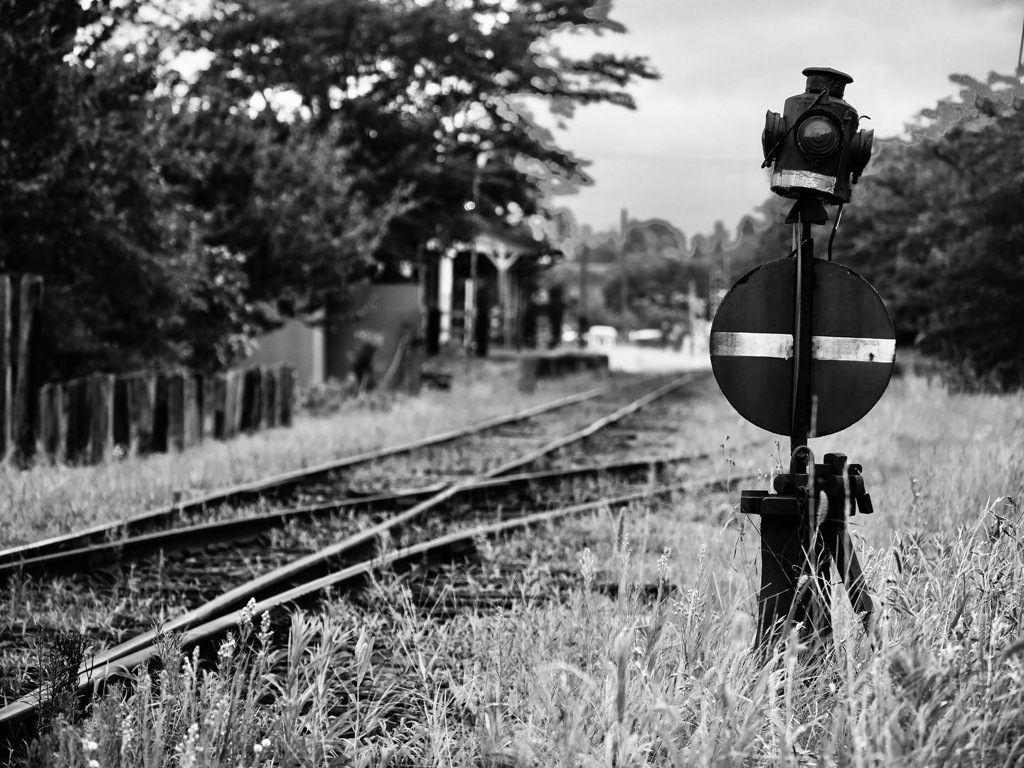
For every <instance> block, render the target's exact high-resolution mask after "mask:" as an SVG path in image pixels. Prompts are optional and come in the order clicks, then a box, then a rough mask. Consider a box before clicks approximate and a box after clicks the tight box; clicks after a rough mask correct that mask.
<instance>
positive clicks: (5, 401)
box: [0, 275, 14, 461]
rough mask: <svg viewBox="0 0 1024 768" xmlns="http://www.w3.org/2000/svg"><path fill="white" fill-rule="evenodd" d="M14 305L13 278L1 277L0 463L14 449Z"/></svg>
mask: <svg viewBox="0 0 1024 768" xmlns="http://www.w3.org/2000/svg"><path fill="white" fill-rule="evenodd" d="M13 304H14V294H13V292H12V291H11V278H10V276H9V275H0V461H3V460H4V459H6V458H7V456H8V455H9V454H10V452H11V450H12V449H13V448H14V418H13V413H12V411H13V409H14V403H13V402H12V395H13V392H14V390H13V386H14V378H13V377H14V373H13V369H14V347H13V345H12V343H11V335H12V334H11V324H12V321H13V319H14V306H13Z"/></svg>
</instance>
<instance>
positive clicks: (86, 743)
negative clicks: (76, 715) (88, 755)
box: [82, 739, 100, 752]
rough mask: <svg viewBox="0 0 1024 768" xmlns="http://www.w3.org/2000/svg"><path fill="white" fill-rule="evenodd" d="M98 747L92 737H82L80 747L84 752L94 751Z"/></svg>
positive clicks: (97, 743)
mask: <svg viewBox="0 0 1024 768" xmlns="http://www.w3.org/2000/svg"><path fill="white" fill-rule="evenodd" d="M99 748H100V745H99V742H97V741H95V740H93V739H82V749H83V750H85V751H86V752H95V751H96V750H97V749H99Z"/></svg>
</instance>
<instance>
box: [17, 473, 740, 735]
mask: <svg viewBox="0 0 1024 768" xmlns="http://www.w3.org/2000/svg"><path fill="white" fill-rule="evenodd" d="M749 479H750V477H749V475H731V476H729V477H725V478H719V479H716V480H699V481H694V480H690V481H686V482H680V483H675V484H671V485H666V486H661V487H657V488H646V489H644V490H641V491H635V492H633V493H629V494H623V495H620V496H616V497H613V498H608V499H600V500H598V501H589V502H586V503H583V504H575V505H572V506H568V507H560V508H558V509H553V510H548V511H545V512H537V513H534V514H531V515H524V516H522V517H516V518H513V519H510V520H503V521H501V522H497V523H491V524H487V525H481V526H476V527H473V528H470V529H466V530H462V531H456V532H454V533H449V534H446V535H444V536H440V537H438V538H436V539H432V540H430V541H426V542H420V543H417V544H413V545H410V546H408V547H404V548H402V549H399V550H394V551H392V552H388V553H385V554H383V555H376V554H374V553H371V554H370V555H369V556H368V557H366V558H364V559H362V560H361V561H358V562H356V563H353V564H351V565H348V566H347V567H345V568H342V569H340V570H338V571H335V572H332V573H328V574H326V575H324V576H321V577H319V578H316V579H312V580H310V581H306V582H303V583H301V584H299V585H297V586H294V587H290V588H285V589H283V590H281V591H280V592H276V593H272V594H269V595H265V596H263V597H262V598H261V599H260V600H258V601H256V602H255V603H254V604H253V606H251V607H247V608H245V610H246V611H247V612H249V613H251V615H253V616H258V615H260V614H262V613H264V612H266V611H270V610H275V609H279V608H283V607H286V606H290V605H299V604H301V603H302V601H304V600H306V599H309V598H310V597H312V596H315V595H317V594H319V593H320V592H323V591H324V590H327V589H335V590H338V589H350V588H351V587H352V586H353V585H354V584H356V583H357V582H358V581H359V580H360V579H362V578H365V577H366V576H367V575H369V574H370V573H371V572H372V571H373V570H376V569H382V568H396V569H398V568H402V567H407V566H409V565H411V564H414V563H415V562H417V561H419V560H421V559H423V558H426V557H428V556H441V555H445V554H448V555H449V556H450V554H451V553H453V552H460V551H463V550H465V549H466V548H469V547H472V546H473V544H474V541H476V540H477V539H479V538H480V537H482V536H483V537H493V536H496V535H498V534H501V533H504V532H507V531H510V530H512V529H515V528H525V527H528V526H531V525H537V524H540V523H547V522H552V521H554V520H557V519H559V518H563V517H569V516H571V515H578V514H582V513H585V512H590V511H593V510H597V509H602V508H604V507H607V506H613V505H618V504H627V503H629V502H632V501H639V500H642V499H649V498H653V497H656V496H660V495H663V494H668V493H690V492H693V491H695V490H704V491H708V490H722V489H728V488H731V487H732V486H733V485H735V484H737V483H740V482H743V481H746V480H749ZM242 610H243V608H234V609H232V610H229V611H227V612H224V613H219V614H217V615H215V616H213V617H211V618H207V619H205V620H203V621H202V622H201V623H194V624H192V625H191V626H189V627H188V628H187V629H185V630H183V633H182V637H181V645H182V650H188V649H191V648H193V647H195V646H196V645H197V644H199V643H203V642H207V641H212V640H215V639H217V638H218V637H222V636H223V635H224V634H225V633H226V632H227V631H229V630H231V629H232V628H233V627H235V626H236V625H237V624H238V623H239V622H240V621H241V620H242ZM145 637H146V642H144V643H132V642H131V641H130V642H129V643H125V644H122V646H118V648H117V649H112V651H117V653H109V652H108V653H106V654H100V655H99V656H97V657H96V658H95V659H93V660H92V661H91V662H89V663H88V665H83V667H81V668H80V670H79V676H78V688H77V690H78V693H79V694H80V695H88V694H89V693H90V691H91V690H92V689H93V687H94V686H96V685H97V684H98V683H105V682H108V681H110V680H112V679H116V678H119V677H125V676H127V675H130V674H131V671H132V670H134V669H136V668H138V667H140V666H142V665H144V664H148V663H149V662H150V661H152V660H153V659H154V657H155V656H156V655H157V653H158V647H157V644H156V642H155V641H156V633H147V635H146V636H145ZM47 697H48V694H47V693H46V692H42V691H34V692H32V693H30V694H26V695H25V696H22V697H21V698H19V699H17V700H16V701H14V702H13V703H11V704H9V705H7V706H6V707H4V708H3V709H0V729H5V730H7V731H10V730H11V729H12V728H14V727H16V726H17V725H19V724H20V723H24V722H26V721H28V720H31V718H33V717H34V716H35V714H36V711H37V709H38V708H39V706H41V703H42V702H45V701H47V700H48V699H47Z"/></svg>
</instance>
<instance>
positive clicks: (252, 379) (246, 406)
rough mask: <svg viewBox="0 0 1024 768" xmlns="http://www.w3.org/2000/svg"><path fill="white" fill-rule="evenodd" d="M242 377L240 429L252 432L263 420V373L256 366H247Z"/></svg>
mask: <svg viewBox="0 0 1024 768" xmlns="http://www.w3.org/2000/svg"><path fill="white" fill-rule="evenodd" d="M242 379H243V382H244V387H243V393H242V423H241V429H242V431H243V432H254V431H255V430H257V429H259V428H260V424H261V423H262V421H263V413H262V411H263V373H262V372H261V371H260V369H259V368H258V367H253V368H249V369H248V370H246V371H245V372H244V373H243V374H242Z"/></svg>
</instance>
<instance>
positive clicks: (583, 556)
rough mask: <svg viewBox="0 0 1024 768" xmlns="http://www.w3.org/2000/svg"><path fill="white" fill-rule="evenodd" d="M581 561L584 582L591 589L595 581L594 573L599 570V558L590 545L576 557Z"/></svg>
mask: <svg viewBox="0 0 1024 768" xmlns="http://www.w3.org/2000/svg"><path fill="white" fill-rule="evenodd" d="M576 559H577V560H579V563H580V573H582V574H583V584H584V585H585V586H586V588H587V589H588V590H589V589H590V587H591V585H592V584H593V583H594V573H595V571H596V570H597V568H596V566H597V558H596V557H594V553H593V552H592V551H591V550H590V547H587V548H585V549H584V550H583V551H582V552H580V553H579V555H577V557H576Z"/></svg>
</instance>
